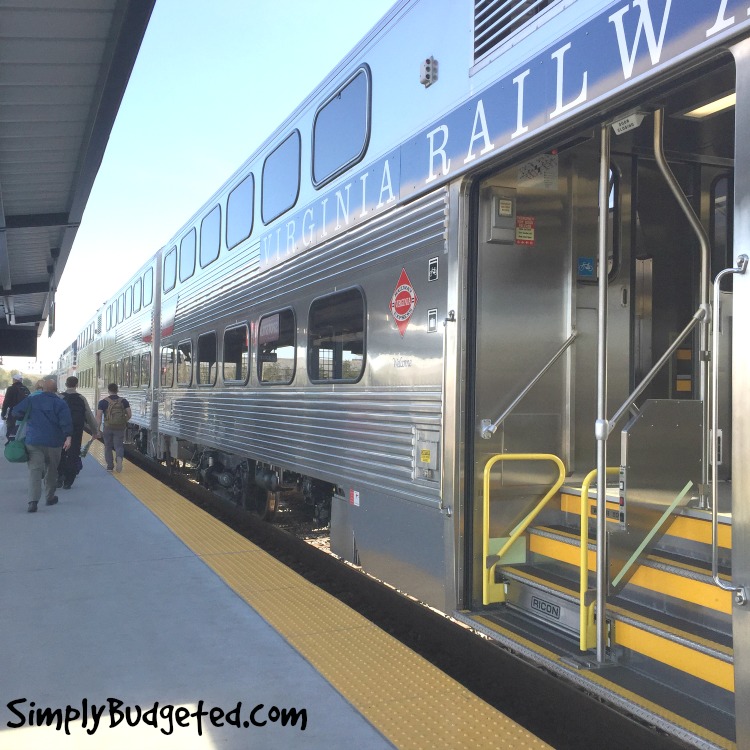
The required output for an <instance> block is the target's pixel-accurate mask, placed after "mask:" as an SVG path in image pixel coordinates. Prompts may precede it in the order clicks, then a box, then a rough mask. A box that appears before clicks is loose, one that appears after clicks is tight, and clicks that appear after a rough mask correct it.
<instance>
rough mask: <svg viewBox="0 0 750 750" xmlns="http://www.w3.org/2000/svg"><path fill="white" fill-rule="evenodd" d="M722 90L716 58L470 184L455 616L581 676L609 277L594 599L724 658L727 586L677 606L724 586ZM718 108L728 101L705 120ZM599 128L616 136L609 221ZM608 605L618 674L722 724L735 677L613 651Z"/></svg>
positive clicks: (729, 221) (588, 637) (588, 654)
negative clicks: (714, 376) (602, 316)
mask: <svg viewBox="0 0 750 750" xmlns="http://www.w3.org/2000/svg"><path fill="white" fill-rule="evenodd" d="M734 87H735V69H734V63H733V62H732V61H731V59H729V57H728V56H727V57H725V58H723V59H721V60H718V61H715V62H714V64H713V65H712V66H711V68H710V70H708V72H706V73H705V74H704V75H702V76H695V75H693V76H691V77H690V78H689V79H688V78H687V77H686V78H684V79H680V80H674V81H672V82H670V83H669V85H665V86H664V88H663V89H662V90H660V91H658V92H651V93H650V94H649V95H648V97H644V98H642V100H641V101H640V102H635V103H634V102H632V101H630V102H627V103H623V105H622V111H613V112H611V113H610V115H609V116H608V119H607V122H606V123H601V122H600V123H594V124H593V125H592V127H591V129H589V130H587V129H585V128H584V129H581V130H578V131H576V132H574V133H567V134H561V135H560V136H559V137H558V139H557V140H556V142H555V143H552V144H550V148H548V149H547V150H544V151H541V152H539V153H537V154H535V155H532V156H531V157H530V158H525V159H523V160H521V161H519V162H517V163H515V164H513V165H512V166H509V167H506V168H502V169H499V170H498V171H497V172H495V173H493V174H491V175H488V176H486V177H485V178H484V179H483V180H482V181H481V183H480V184H479V186H478V188H477V189H476V190H475V201H476V203H475V209H476V210H475V215H476V217H477V226H476V229H475V236H476V242H475V247H474V264H473V281H474V284H475V295H474V311H473V312H474V321H475V326H474V332H475V340H474V348H473V363H472V364H471V365H470V367H473V369H472V377H471V378H470V382H471V383H472V384H473V389H471V388H470V389H469V392H470V398H469V404H468V406H467V412H468V413H469V414H470V415H471V418H472V419H473V429H472V431H471V442H470V449H469V452H468V453H469V459H468V460H469V465H468V466H467V476H469V477H470V489H469V495H470V497H469V509H470V511H469V517H470V518H471V535H470V541H469V543H468V544H467V554H466V558H465V562H466V570H467V573H468V575H467V576H465V579H464V580H465V587H466V596H465V602H466V603H467V605H468V606H467V609H471V611H472V612H473V615H469V616H468V618H467V619H472V617H473V622H474V624H475V625H478V626H479V627H480V628H481V629H483V630H484V631H485V632H487V633H488V634H489V635H491V636H493V637H495V636H494V635H493V633H494V634H497V633H500V632H502V634H503V635H501V636H498V638H499V639H500V640H503V639H506V640H507V642H508V643H509V644H510V643H512V642H513V640H514V638H521V639H524V640H526V641H529V642H534V640H535V639H538V642H539V643H540V644H542V643H544V644H546V646H545V648H546V647H548V646H549V644H550V643H555V644H557V646H556V647H557V648H559V649H560V654H562V655H563V657H564V658H566V659H570V661H571V663H577V664H578V666H579V667H580V666H581V665H587V664H591V663H593V662H595V661H596V659H595V658H594V657H593V656H592V654H593V653H594V649H595V646H596V637H595V636H596V627H597V626H596V617H597V615H596V613H595V612H594V609H593V604H594V603H595V601H596V600H595V598H594V593H595V590H596V585H597V582H596V573H595V568H596V548H597V540H596V536H595V534H596V516H595V514H596V512H597V509H596V500H595V487H596V484H595V483H594V484H593V485H592V480H591V477H592V470H595V469H596V467H597V432H596V429H595V428H596V422H597V373H598V369H597V368H598V361H597V351H598V335H599V332H600V329H599V324H600V323H599V304H598V302H599V297H598V295H599V276H600V274H601V273H604V274H606V287H607V315H606V321H607V366H606V383H607V401H606V413H607V419H610V418H613V417H614V418H616V419H617V420H618V421H617V424H616V425H613V427H612V431H611V433H610V435H609V439H608V441H607V453H606V465H607V467H611V469H610V468H608V473H609V472H610V471H611V476H610V477H609V479H610V482H609V484H608V489H607V499H606V500H607V501H606V504H605V506H604V507H605V513H606V527H607V531H606V536H607V539H608V540H609V551H608V555H607V557H606V558H605V559H606V563H605V565H606V572H605V575H604V576H603V578H604V586H605V588H606V593H605V596H608V597H610V599H611V600H612V601H614V602H616V605H617V607H620V608H623V607H624V606H625V604H624V603H627V606H632V607H636V608H638V607H641V608H647V609H648V608H654V610H660V611H661V612H662V614H663V612H665V611H668V612H669V613H670V617H671V618H672V619H671V620H670V627H675V628H676V631H675V632H680V627H684V628H685V632H687V633H690V635H689V636H687V635H686V636H684V638H692V637H695V638H696V640H699V639H698V638H697V635H696V634H697V633H698V631H700V632H701V634H703V632H704V631H703V630H701V629H704V628H706V627H708V628H709V629H712V632H714V633H715V634H716V641H717V647H716V648H717V653H718V652H719V651H721V650H722V649H727V648H731V642H732V623H731V602H730V603H729V604H728V605H727V604H724V605H722V607H720V608H718V609H716V608H715V607H713V606H712V605H711V604H709V603H708V600H709V599H711V598H712V597H713V596H714V593H715V594H716V597H717V598H718V597H719V593H718V592H721V591H722V590H721V589H720V588H718V587H717V588H716V589H711V588H707V590H706V591H707V596H708V599H707V600H706V601H693V602H692V603H690V604H689V605H688V604H686V603H685V602H683V601H681V599H680V597H681V596H682V593H681V587H682V585H683V584H682V583H681V582H682V581H684V580H685V578H686V577H687V578H689V577H690V576H691V575H696V571H698V574H699V575H701V576H704V578H702V579H701V580H704V579H705V580H706V581H707V582H709V581H710V579H711V573H712V564H717V565H718V566H719V571H720V575H721V576H723V577H725V578H727V577H729V576H730V575H731V569H730V557H731V550H730V548H731V543H730V542H729V541H727V540H729V539H730V537H731V520H732V516H731V474H732V461H731V427H732V425H731V421H732V420H731V414H732V401H731V386H732V383H731V360H732V346H731V337H732V290H731V278H730V279H727V280H726V281H724V282H722V284H721V290H720V292H719V297H720V305H719V306H718V310H717V312H718V315H717V320H716V321H715V324H714V325H713V326H709V325H708V324H709V323H710V312H709V311H708V306H707V300H709V299H710V298H711V297H712V292H713V283H712V282H713V279H714V278H715V276H716V274H717V273H719V272H720V271H722V270H723V269H726V268H728V267H731V266H732V265H733V263H734V258H733V256H734V252H735V250H734V247H733V241H732V237H733V217H732V204H733V190H734V187H733V185H734V132H735V123H734V117H735V113H734V107H733V105H732V101H733V100H732V98H731V97H732V95H733V92H734ZM719 94H720V96H719ZM717 100H721V103H722V104H723V107H722V104H718V105H716V104H714V105H713V107H715V108H711V107H708V108H705V107H706V106H707V105H711V104H712V103H713V102H716V101H717ZM603 125H606V126H607V129H609V128H610V126H611V135H610V138H609V146H608V148H607V149H606V150H604V153H605V154H606V158H607V159H608V169H607V170H606V174H607V175H608V176H607V180H608V185H607V187H606V193H604V194H606V195H607V206H606V211H603V212H602V211H601V210H600V205H599V204H600V198H599V196H600V194H602V193H600V188H599V184H600V174H603V173H604V172H603V170H602V164H603V157H602V153H603V149H602V138H603V136H602V133H603V127H602V126H603ZM665 162H666V167H665V166H664V163H665ZM600 215H606V216H607V227H606V232H605V234H606V255H607V267H606V269H601V268H600V267H599V261H598V258H599V231H598V227H599V217H600ZM707 312H708V314H706V313H707ZM704 325H705V326H707V327H706V328H704ZM704 331H705V333H704ZM717 343H718V344H719V346H718V350H717V351H718V352H719V354H718V361H717V364H718V367H717V370H718V387H717V388H716V395H717V396H718V402H717V403H718V430H717V433H718V438H719V446H720V447H719V454H718V455H719V461H718V464H717V466H716V479H717V482H716V485H717V488H718V489H719V491H718V493H717V494H718V503H717V506H718V513H717V515H718V527H719V528H718V534H719V535H721V539H722V540H723V541H721V542H718V543H715V541H714V540H715V539H716V538H717V537H716V535H714V537H713V538H712V534H711V528H710V527H711V521H712V511H713V508H712V499H711V478H712V475H711V471H710V467H708V468H704V467H707V463H706V461H707V460H708V459H710V445H711V444H712V443H711V438H712V431H711V430H710V421H709V417H708V416H707V415H708V414H709V413H710V412H709V411H707V409H709V408H710V404H711V403H712V402H711V399H710V375H711V372H710V368H709V367H708V366H707V364H708V362H710V360H711V356H712V355H711V352H712V351H714V346H715V344H717ZM634 394H635V395H634ZM704 404H708V406H704ZM623 467H624V468H623ZM626 470H627V472H626ZM625 476H627V479H628V482H629V486H628V490H629V492H628V493H627V500H626V499H625V495H626V493H625V491H624V490H623V487H624V484H625V483H626V482H625V480H624V477H625ZM584 487H585V488H586V490H585V491H586V493H588V492H589V489H590V490H591V492H590V495H588V497H589V498H591V501H590V502H589V501H588V500H586V499H584V495H583V492H584ZM676 519H679V522H678V523H675V520H676ZM682 528H685V529H687V528H690V529H700V532H699V533H700V538H696V537H695V536H693V537H690V538H686V537H684V536H681V534H682V532H680V531H678V529H682ZM690 533H693V532H690ZM655 556H656V557H655ZM657 558H658V560H659V563H658V564H659V565H662V566H663V568H664V569H665V570H669V571H670V575H673V576H674V578H670V579H669V582H668V584H666V586H662V588H661V589H660V590H648V586H647V585H646V584H644V581H645V580H646V576H644V575H642V574H641V573H642V571H643V569H644V566H652V567H653V566H654V565H656V563H655V562H654V560H655V559H657ZM683 564H684V565H686V568H685V570H683V569H682V568H681V567H680V566H681V565H683ZM691 571H692V572H691ZM708 585H709V587H710V586H711V584H710V583H708ZM712 592H714V593H712ZM721 596H724V593H723V592H722V593H721ZM722 601H723V600H722ZM615 609H616V608H615V607H613V611H614V610H615ZM605 611H606V615H605V617H606V618H608V619H607V623H606V633H605V638H606V659H607V660H608V661H610V662H611V663H614V664H616V665H618V668H619V666H620V665H622V668H623V670H625V671H627V670H631V671H634V672H637V673H638V674H641V675H644V676H645V675H647V676H648V678H649V679H666V680H667V681H668V682H670V681H671V687H670V688H669V689H670V690H672V689H673V690H674V691H675V694H679V693H681V692H685V693H691V692H693V693H694V694H695V695H700V694H702V692H701V691H704V688H705V689H706V690H707V691H708V694H710V695H711V699H710V700H711V702H712V703H713V705H715V706H717V707H719V708H721V710H722V711H727V712H731V711H732V710H733V707H732V704H733V695H732V694H731V691H728V690H727V687H728V686H729V685H730V682H729V681H727V682H724V683H722V684H721V685H718V686H717V685H716V684H714V685H712V686H711V687H710V688H706V686H705V685H704V683H705V682H708V683H710V682H711V680H712V679H713V678H712V677H711V675H710V674H706V675H703V674H701V675H697V676H696V675H695V674H692V673H691V680H692V679H693V678H695V680H694V681H693V682H691V680H687V681H686V682H685V683H684V684H683V683H682V682H681V680H682V677H684V675H682V677H681V676H680V675H681V670H682V669H683V665H674V664H668V665H665V662H664V660H663V659H662V658H661V655H660V654H658V653H657V654H653V653H652V654H648V655H644V654H643V653H642V652H641V643H640V638H641V636H640V635H638V634H636V635H634V636H632V637H631V639H630V641H629V642H628V644H627V645H626V644H625V643H624V640H625V638H624V636H623V642H622V643H619V642H618V641H617V633H618V627H617V625H616V623H615V619H616V618H615V616H614V615H612V616H611V617H610V614H609V611H608V610H605ZM649 612H650V610H649ZM655 617H656V616H655ZM654 627H656V626H654ZM619 632H620V633H625V632H626V629H625V626H623V625H621V626H619ZM664 632H665V633H667V632H668V628H667V626H666V625H665V627H664ZM509 634H515V635H509ZM664 637H665V638H670V637H671V636H669V635H665V636H664ZM681 637H682V636H681ZM643 640H644V641H645V640H646V637H645V636H643ZM665 648H666V646H665ZM540 650H541V647H540ZM540 660H543V659H540ZM576 660H577V661H576ZM689 671H690V669H689V668H688V672H689ZM667 673H669V676H665V675H666V674H667Z"/></svg>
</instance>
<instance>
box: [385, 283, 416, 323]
mask: <svg viewBox="0 0 750 750" xmlns="http://www.w3.org/2000/svg"><path fill="white" fill-rule="evenodd" d="M417 302H419V298H418V297H417V293H416V292H415V291H414V287H413V286H412V285H411V281H410V280H409V276H408V274H407V273H406V269H405V268H402V269H401V276H399V278H398V283H397V284H396V289H395V290H394V292H393V296H392V297H391V303H390V304H389V305H388V309H389V310H390V311H391V315H393V319H394V320H395V321H396V325H397V326H398V332H399V333H400V334H401V335H402V336H403V335H404V333H405V332H406V328H407V327H408V325H409V320H410V319H411V316H412V314H413V313H414V308H415V307H416V306H417Z"/></svg>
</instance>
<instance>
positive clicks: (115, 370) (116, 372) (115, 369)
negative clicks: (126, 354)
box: [112, 362, 122, 385]
mask: <svg viewBox="0 0 750 750" xmlns="http://www.w3.org/2000/svg"><path fill="white" fill-rule="evenodd" d="M121 369H122V368H121V367H120V363H119V362H113V363H112V382H113V383H117V384H118V385H122V383H121V382H120V374H121V372H120V371H121Z"/></svg>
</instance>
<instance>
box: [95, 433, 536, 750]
mask: <svg viewBox="0 0 750 750" xmlns="http://www.w3.org/2000/svg"><path fill="white" fill-rule="evenodd" d="M103 453H104V450H103V447H102V445H101V444H100V443H98V442H97V443H94V444H93V445H92V447H91V450H90V452H89V456H91V457H92V458H93V459H95V460H97V461H98V462H99V463H101V464H102V465H104V458H103ZM112 476H113V478H114V479H116V480H117V481H119V482H120V483H121V484H122V485H124V486H125V487H126V488H127V489H128V490H129V491H130V492H131V493H132V494H133V495H134V496H135V497H136V498H137V499H138V500H139V501H140V502H141V503H143V505H145V506H146V507H147V508H149V510H151V512H153V513H154V515H155V516H156V517H157V518H159V519H161V520H162V521H163V522H164V523H165V525H167V526H168V527H169V528H170V529H171V530H172V531H173V532H174V533H175V534H176V535H177V536H178V538H180V539H181V540H182V541H183V542H184V543H185V544H186V545H187V546H188V547H189V548H190V549H191V550H192V551H193V552H194V553H195V554H196V555H197V556H198V557H199V558H200V559H201V560H203V561H204V562H205V563H206V564H207V565H208V566H209V567H210V568H212V569H213V570H214V571H215V572H216V573H217V574H218V575H219V576H220V577H221V578H222V579H223V580H224V581H225V582H226V583H227V585H228V586H229V587H230V588H232V589H233V590H234V591H235V593H236V594H237V595H238V596H239V597H240V598H241V599H243V600H244V601H246V602H247V603H248V604H249V605H250V606H251V607H253V609H255V611H256V612H258V614H259V615H260V616H261V617H263V618H264V619H265V620H266V621H267V622H268V623H269V624H270V625H272V627H274V628H275V629H276V630H277V631H278V632H279V634H280V635H281V636H282V637H283V638H285V639H286V640H287V641H288V642H289V643H290V644H291V645H292V646H293V647H294V648H295V649H296V650H297V651H298V652H299V653H300V654H301V655H302V656H303V657H304V658H305V659H306V660H307V661H308V662H310V663H311V664H312V665H313V666H314V667H315V668H316V669H317V670H318V671H319V672H320V673H321V674H322V675H323V677H324V678H325V679H326V680H328V682H330V683H331V685H332V686H333V687H334V689H336V690H337V691H338V692H339V693H340V694H341V695H342V696H343V697H344V698H345V699H346V700H347V701H349V703H351V704H352V705H353V706H354V707H355V708H356V709H357V710H358V711H360V712H361V714H362V715H363V716H364V717H365V719H366V720H367V721H369V722H370V723H371V724H372V725H373V726H374V727H375V728H376V729H377V730H378V731H379V732H381V733H382V734H383V736H385V737H386V738H387V739H388V740H389V741H390V742H392V743H393V744H394V745H395V746H396V747H398V748H400V749H402V750H432V748H436V747H446V748H448V747H449V748H457V749H465V750H473V748H477V747H482V748H484V749H485V750H515V748H519V749H520V748H524V749H526V748H528V750H543V749H544V748H548V749H549V748H550V746H549V745H548V744H546V743H545V742H542V740H540V739H539V738H537V737H535V736H534V735H533V734H531V733H530V732H528V731H527V730H526V729H524V728H523V727H522V726H520V725H519V724H517V723H516V722H514V721H513V720H511V719H509V718H508V717H507V716H505V715H504V714H503V713H501V712H500V711H497V710H496V709H494V708H493V707H492V706H490V705H489V704H488V703H485V702H484V701H482V700H481V699H479V698H478V697H477V696H475V695H474V694H473V693H471V692H469V691H468V690H467V689H466V688H464V687H463V686H462V685H460V684H459V683H458V682H456V681H455V680H453V679H452V678H451V677H449V676H448V675H446V674H445V673H444V672H441V671H440V670H439V669H437V668H436V667H434V666H433V665H432V664H430V663H429V662H428V661H427V660H426V659H423V658H422V657H421V656H419V655H418V654H416V653H414V652H413V651H411V650H410V649H408V648H407V647H406V646H404V645H403V644H402V643H400V642H399V641H397V640H396V639H395V638H392V637H391V636H389V635H388V634H387V633H385V632H384V631H382V630H381V629H380V628H378V627H377V626H375V625H373V624H372V623H370V622H369V621H368V620H367V619H366V618H364V617H362V616H361V615H359V614H358V613H357V612H355V611H354V610H352V609H350V608H349V607H347V606H346V605H345V604H343V603H342V602H340V601H339V600H338V599H335V598H334V597H332V596H330V595H329V594H327V593H325V592H324V591H322V590H320V589H318V588H317V587H316V586H314V585H313V584H311V583H309V582H308V581H306V580H305V579H304V578H302V577H301V576H299V575H298V574H297V573H295V572H294V571H293V570H291V569H290V568H288V567H287V566H285V565H284V564H283V563H280V562H279V561H277V560H275V559H274V558H272V557H270V556H269V555H267V554H266V553H265V552H263V551H262V550H261V549H260V548H258V547H257V546H256V545H254V544H252V542H249V541H248V540H246V539H245V538H244V537H242V536H240V535H239V534H237V533H236V532H234V531H232V530H231V529H229V528H228V527H226V526H224V525H223V524H221V523H220V522H219V521H217V520H216V519H214V518H213V517H212V516H210V515H209V514H208V513H206V512H205V511H203V510H201V509H200V508H198V507H196V506H195V505H193V504H192V503H190V502H189V501H188V500H185V499H184V498H182V497H180V496H179V495H178V494H177V493H176V492H174V491H173V490H171V489H170V488H168V487H167V486H166V485H164V484H162V483H161V482H159V481H158V480H157V479H154V478H153V477H151V476H149V475H148V474H146V473H145V472H143V471H141V470H140V469H138V468H137V467H134V466H133V465H132V464H129V463H127V462H126V465H125V468H124V470H123V473H122V474H113V475H112ZM446 707H450V710H446Z"/></svg>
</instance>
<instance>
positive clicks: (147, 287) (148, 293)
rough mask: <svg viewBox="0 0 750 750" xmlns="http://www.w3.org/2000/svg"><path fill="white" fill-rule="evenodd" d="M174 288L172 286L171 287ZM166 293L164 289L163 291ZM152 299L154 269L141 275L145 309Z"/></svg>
mask: <svg viewBox="0 0 750 750" xmlns="http://www.w3.org/2000/svg"><path fill="white" fill-rule="evenodd" d="M172 286H174V284H173V285H172ZM164 291H165V292H166V291H167V290H166V289H165V290H164ZM153 299H154V269H153V268H149V269H148V271H146V273H144V274H143V306H144V307H146V306H148V305H150V304H151V302H152V301H153Z"/></svg>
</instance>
